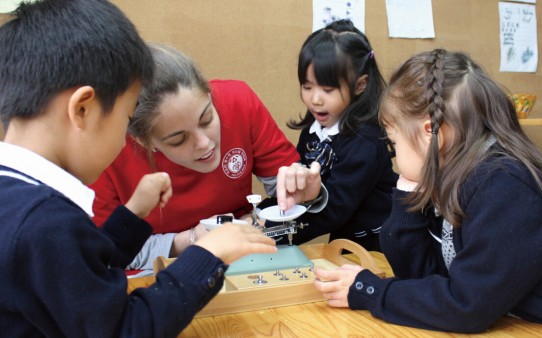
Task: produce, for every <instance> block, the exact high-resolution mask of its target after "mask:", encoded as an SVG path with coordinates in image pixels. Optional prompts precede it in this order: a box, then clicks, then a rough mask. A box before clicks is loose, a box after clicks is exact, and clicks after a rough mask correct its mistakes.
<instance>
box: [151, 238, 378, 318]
mask: <svg viewBox="0 0 542 338" xmlns="http://www.w3.org/2000/svg"><path fill="white" fill-rule="evenodd" d="M299 248H300V249H301V251H303V253H304V254H305V255H306V256H307V258H308V259H310V260H311V261H314V262H315V265H316V266H322V265H324V267H329V266H333V267H337V266H341V265H343V264H356V263H354V261H359V262H360V264H361V265H362V266H363V267H365V268H367V269H369V270H371V271H372V272H374V273H375V274H377V275H378V276H380V277H384V276H385V273H384V272H383V271H382V269H380V268H379V267H378V266H377V263H376V262H375V260H374V259H373V257H372V256H371V254H370V253H369V252H368V251H367V250H365V249H364V248H363V247H361V246H360V245H358V244H357V243H354V242H352V241H349V240H345V239H337V240H334V241H333V242H331V243H329V244H313V245H301V246H299ZM347 252H350V253H349V254H348V255H349V256H353V258H354V259H353V260H350V259H347V258H345V257H344V255H343V254H345V253H347ZM174 260H175V259H174V258H173V259H172V258H169V259H168V258H164V257H159V258H157V259H156V260H155V262H154V271H155V274H156V273H157V272H158V271H160V270H162V269H164V268H166V267H167V266H168V265H169V264H171V263H172V262H173V261H174ZM326 265H327V266H326ZM268 274H272V272H269V273H268ZM244 277H245V278H249V277H250V276H244ZM232 278H235V277H226V280H225V283H224V284H225V286H224V288H223V290H222V291H221V292H220V293H219V294H218V295H217V296H216V297H215V298H213V299H212V300H211V301H210V302H209V304H207V306H206V307H205V308H203V309H202V310H201V311H200V312H199V313H198V314H197V315H196V317H206V316H215V315H222V314H228V313H237V312H245V311H253V310H261V309H268V308H273V307H281V306H288V305H295V304H303V303H311V302H317V301H322V300H324V298H323V297H322V294H321V293H320V292H319V291H318V290H316V288H315V287H314V285H313V280H314V276H310V278H307V279H306V280H305V281H303V282H296V283H291V284H284V285H278V284H271V283H270V284H266V285H261V286H256V287H249V288H243V289H239V288H237V287H236V286H235V283H234V282H232ZM266 278H267V277H266Z"/></svg>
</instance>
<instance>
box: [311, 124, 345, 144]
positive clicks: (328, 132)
mask: <svg viewBox="0 0 542 338" xmlns="http://www.w3.org/2000/svg"><path fill="white" fill-rule="evenodd" d="M309 133H310V134H314V133H316V135H317V136H318V138H319V139H320V142H322V141H323V140H325V139H327V138H328V137H329V136H334V135H337V134H338V133H339V121H337V122H336V123H335V124H334V125H332V126H331V127H324V128H322V125H321V124H320V123H318V121H314V122H313V123H312V125H311V128H310V129H309Z"/></svg>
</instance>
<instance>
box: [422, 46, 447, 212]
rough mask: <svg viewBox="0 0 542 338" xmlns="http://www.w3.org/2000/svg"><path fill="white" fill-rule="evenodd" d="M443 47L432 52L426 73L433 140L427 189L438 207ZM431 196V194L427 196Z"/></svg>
mask: <svg viewBox="0 0 542 338" xmlns="http://www.w3.org/2000/svg"><path fill="white" fill-rule="evenodd" d="M445 53H446V52H445V51H444V50H442V49H435V50H433V51H432V52H431V54H430V55H429V59H428V64H429V69H428V71H427V73H426V75H425V99H426V102H427V105H428V107H427V110H428V113H429V117H430V119H431V133H432V135H433V138H432V140H431V144H430V149H429V152H428V158H427V161H428V162H426V167H425V176H426V177H427V179H426V180H425V182H426V183H425V184H426V186H425V189H427V191H431V195H432V198H431V200H433V203H435V206H437V207H438V201H439V199H438V198H437V196H438V195H439V190H440V186H439V184H438V182H439V177H440V175H439V173H440V163H439V162H440V161H439V158H440V151H439V142H438V132H439V129H440V127H441V125H442V123H443V121H444V110H445V104H444V99H443V97H442V96H443V95H444V90H443V85H444V61H443V59H444V54H445ZM426 197H429V196H426Z"/></svg>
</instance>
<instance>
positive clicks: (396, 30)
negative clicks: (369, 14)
mask: <svg viewBox="0 0 542 338" xmlns="http://www.w3.org/2000/svg"><path fill="white" fill-rule="evenodd" d="M386 12H387V14H388V34H389V36H390V38H408V39H416V38H418V39H427V38H434V37H435V27H434V25H433V8H432V4H431V0H386Z"/></svg>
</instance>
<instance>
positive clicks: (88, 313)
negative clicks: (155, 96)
mask: <svg viewBox="0 0 542 338" xmlns="http://www.w3.org/2000/svg"><path fill="white" fill-rule="evenodd" d="M0 170H7V171H12V170H11V169H9V168H7V167H3V166H0ZM0 191H1V193H0V219H1V220H2V221H1V222H0V332H1V333H0V335H1V336H3V337H25V338H28V337H70V338H71V337H78V338H80V337H100V338H105V337H176V336H177V335H178V334H179V332H180V331H181V330H182V329H183V328H184V327H186V326H187V325H188V324H189V323H190V321H191V320H192V318H193V316H194V315H195V314H196V312H197V311H198V310H200V309H201V308H202V307H203V306H204V305H206V304H207V302H208V301H209V300H210V299H211V298H212V297H213V296H214V295H215V294H216V293H217V292H218V291H219V290H220V288H221V287H222V284H223V278H224V277H223V275H224V270H225V269H226V267H227V266H226V265H224V264H223V263H222V261H220V260H219V259H218V258H216V257H215V256H213V255H212V254H211V253H209V252H208V251H206V250H204V249H203V248H201V247H198V246H191V247H189V248H188V249H187V250H186V251H185V252H183V254H182V256H181V259H178V260H176V261H175V262H174V263H173V264H172V265H170V266H169V267H168V268H167V269H166V270H164V271H162V272H160V273H159V274H158V275H157V281H156V283H155V284H153V285H152V286H150V287H149V288H144V289H137V290H135V291H133V292H132V293H131V294H127V292H126V290H127V280H126V276H125V272H124V267H125V266H126V265H127V264H128V263H130V262H131V261H132V259H133V258H134V256H135V255H136V254H137V252H138V251H139V249H140V248H141V246H142V245H143V243H144V242H145V240H146V239H147V238H148V236H149V235H150V234H151V230H152V229H151V227H150V226H149V225H148V224H147V223H146V222H145V221H143V220H141V219H139V218H138V217H136V216H135V215H134V214H132V213H131V212H130V211H129V210H128V209H126V208H124V207H122V206H121V207H119V208H117V209H116V210H115V212H114V213H113V215H112V217H111V218H110V219H109V221H108V222H107V223H106V224H105V225H104V227H103V228H100V229H98V228H97V227H96V226H95V225H94V223H93V222H92V220H91V219H90V218H89V217H88V215H87V214H86V213H85V212H84V211H83V210H82V209H81V208H79V207H78V206H77V205H75V204H74V203H73V202H72V201H71V200H69V199H67V198H66V197H65V196H64V195H62V194H61V193H59V192H57V191H56V190H54V189H52V188H50V187H49V186H47V185H44V184H41V185H33V184H29V183H27V182H24V181H22V180H19V179H16V178H11V177H6V176H0Z"/></svg>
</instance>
